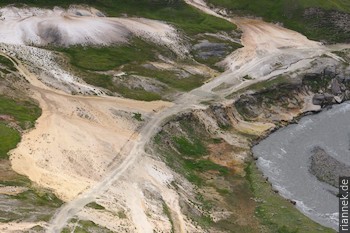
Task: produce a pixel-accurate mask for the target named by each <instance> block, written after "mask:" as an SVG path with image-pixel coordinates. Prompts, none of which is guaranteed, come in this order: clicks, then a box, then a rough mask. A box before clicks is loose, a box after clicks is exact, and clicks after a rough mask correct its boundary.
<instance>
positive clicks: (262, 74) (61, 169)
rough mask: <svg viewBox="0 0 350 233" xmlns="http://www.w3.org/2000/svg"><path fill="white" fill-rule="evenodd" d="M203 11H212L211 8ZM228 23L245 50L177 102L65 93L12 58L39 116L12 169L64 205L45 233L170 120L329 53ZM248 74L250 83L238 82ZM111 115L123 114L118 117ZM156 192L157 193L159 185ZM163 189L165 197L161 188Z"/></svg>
mask: <svg viewBox="0 0 350 233" xmlns="http://www.w3.org/2000/svg"><path fill="white" fill-rule="evenodd" d="M191 2H192V1H188V3H191ZM203 7H205V6H201V8H202V9H204V8H203ZM205 11H206V12H207V13H208V12H209V13H210V12H211V10H210V9H208V8H205ZM212 14H216V13H215V12H212ZM228 20H231V19H228ZM232 21H233V22H234V23H236V24H237V25H238V26H239V27H240V28H241V30H242V31H243V38H242V43H243V45H244V46H245V47H244V48H242V49H239V50H237V51H235V52H234V53H233V54H232V55H230V56H229V57H228V58H227V59H226V60H225V61H224V62H225V64H227V66H228V67H230V69H229V70H228V71H227V72H225V73H224V74H222V75H221V76H219V77H217V78H216V79H214V80H213V81H211V82H209V83H207V84H205V85H203V86H202V87H200V88H198V89H195V90H193V91H191V92H190V93H186V94H183V95H182V96H180V97H179V98H178V99H177V101H175V103H174V104H171V103H166V102H151V103H145V102H139V101H133V100H125V99H120V98H112V97H79V96H71V95H67V94H64V93H62V92H59V91H56V90H52V89H50V88H48V87H46V86H45V85H43V84H42V83H41V82H40V81H39V80H38V79H37V78H36V77H35V75H33V74H31V73H30V72H29V71H28V70H27V69H26V67H25V66H24V65H22V64H21V63H20V62H19V61H17V62H18V63H19V65H18V67H17V68H18V69H19V70H20V71H21V73H22V74H23V76H25V77H26V78H27V80H28V81H29V82H30V83H31V84H32V85H33V86H34V87H33V92H34V98H36V99H37V100H38V101H39V102H40V106H41V108H42V109H43V115H42V116H41V117H40V118H39V120H38V122H37V126H36V128H35V129H34V130H32V131H31V132H29V133H28V134H26V135H25V136H24V137H23V140H22V142H21V143H20V144H19V146H18V148H17V149H15V150H14V151H13V152H12V155H11V161H12V165H13V168H14V170H15V171H17V172H19V173H21V174H24V175H27V176H28V177H29V178H30V179H31V180H33V181H35V182H37V183H38V184H40V185H42V186H45V187H47V188H50V189H53V190H54V191H55V193H56V194H58V195H59V196H60V197H61V198H62V199H64V200H65V201H67V203H66V204H65V205H64V206H63V207H62V208H60V209H59V211H58V212H57V213H56V215H55V216H54V217H53V218H52V219H51V221H50V225H49V227H48V232H60V231H61V230H62V229H63V228H64V226H65V225H66V224H67V223H68V221H69V220H70V219H71V218H72V217H73V216H74V215H76V214H77V213H78V212H79V211H81V210H82V209H83V208H84V206H85V205H86V204H88V203H89V202H92V201H94V200H95V199H96V198H97V197H99V196H100V195H101V194H102V193H104V192H106V191H107V190H109V188H110V187H111V185H112V184H113V183H114V182H116V181H118V179H120V178H121V177H122V176H123V175H124V174H125V172H126V171H128V173H132V171H131V170H132V167H133V166H134V165H135V164H137V163H138V161H140V160H142V159H143V158H144V155H145V151H144V147H145V145H146V143H147V142H149V140H150V139H151V138H152V136H153V135H154V134H155V133H156V132H157V130H158V129H159V128H160V127H161V125H162V124H163V123H164V122H165V121H166V120H167V118H168V117H170V116H172V115H174V114H178V113H179V112H181V111H185V110H189V109H192V108H195V107H200V104H199V103H200V102H201V101H203V100H206V99H211V98H223V97H225V96H226V95H227V94H230V93H231V92H232V91H236V90H238V89H241V88H243V87H246V86H248V85H250V84H252V83H254V82H259V81H261V80H266V79H268V78H270V77H273V76H276V75H279V74H283V73H286V72H291V71H293V70H296V69H300V68H303V67H306V66H309V62H310V61H311V60H312V59H313V58H314V57H317V56H320V55H322V54H323V53H328V49H327V48H326V47H324V46H322V45H321V44H319V43H317V42H313V41H309V40H307V38H306V37H304V36H302V35H300V34H298V33H296V32H293V31H290V30H287V29H284V28H282V27H279V26H277V25H273V24H268V23H265V22H262V21H260V20H251V19H248V20H246V19H233V20H232ZM277 63H281V64H277ZM245 75H249V76H251V77H252V78H253V79H252V80H243V79H242V77H243V76H245ZM221 84H227V85H228V88H225V89H220V90H218V91H213V89H214V88H215V87H218V86H220V85H221ZM111 109H114V110H115V111H111ZM153 110H155V111H156V112H157V113H154V112H153ZM115 112H123V113H124V115H122V116H118V115H116V114H115ZM133 112H141V113H142V115H143V116H145V117H147V119H148V120H146V122H144V123H142V124H139V123H138V122H135V120H134V119H132V117H128V116H132V113H133ZM135 166H136V165H135ZM124 179H125V177H124ZM128 179H130V180H129V182H130V184H132V182H133V180H132V179H134V177H133V176H131V175H130V176H129V177H128ZM127 184H129V183H127ZM128 187H129V186H128ZM130 187H131V186H130ZM159 187H160V188H162V184H159ZM126 190H127V188H126ZM130 190H133V189H132V188H130ZM165 191H167V192H169V191H168V190H166V188H164V192H165ZM125 192H127V191H125ZM130 192H131V191H130ZM169 196H170V199H171V200H169V201H173V200H172V199H174V200H175V199H176V197H175V195H174V194H172V193H171V192H169ZM129 203H130V205H131V204H132V202H129ZM176 205H177V204H176V202H174V204H173V205H172V206H171V207H172V208H173V209H176V208H177V206H176ZM130 208H131V209H133V208H134V210H135V211H134V215H135V216H134V220H135V219H137V218H141V217H142V216H145V215H144V213H142V214H141V213H138V212H137V210H138V209H137V206H134V207H130ZM140 211H142V210H140ZM175 212H176V213H179V210H176V211H175ZM178 215H179V217H178V225H179V226H178V229H180V230H179V231H183V232H185V231H186V227H185V226H184V223H183V222H182V220H181V213H180V214H178ZM140 216H141V217H140ZM143 219H144V220H143V221H139V222H138V223H136V222H135V221H134V225H137V229H143V230H144V231H143V232H152V228H151V226H150V224H149V223H148V222H147V218H146V217H144V218H143Z"/></svg>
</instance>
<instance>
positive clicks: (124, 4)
mask: <svg viewBox="0 0 350 233" xmlns="http://www.w3.org/2000/svg"><path fill="white" fill-rule="evenodd" d="M13 3H15V4H16V3H25V4H28V5H30V6H37V7H53V6H57V5H59V6H63V7H67V6H69V5H71V4H88V5H90V6H93V7H96V8H97V9H100V10H102V11H103V12H106V13H107V15H109V16H121V15H123V14H127V15H128V16H139V17H146V18H150V19H158V20H163V21H166V22H168V23H171V24H173V25H174V26H176V27H177V28H178V29H180V30H182V32H183V33H185V34H186V35H188V36H190V37H192V36H194V35H197V34H199V33H204V32H211V33H216V32H219V31H228V32H229V31H232V30H234V29H235V28H236V27H235V25H233V24H231V23H229V22H227V21H225V20H222V19H219V18H216V17H213V16H210V15H207V14H204V13H202V12H201V11H199V10H197V9H195V8H193V7H191V6H189V5H187V4H185V3H184V1H170V2H167V1H155V0H142V1H136V0H131V1H126V0H117V1H110V0H102V1H86V0H75V1H60V2H59V3H58V2H57V1H43V0H35V1H34V0H32V1H31V0H21V1H7V0H5V1H2V2H1V3H0V6H1V5H3V6H4V5H7V4H13ZM236 48H238V46H236V47H234V49H236ZM51 49H54V50H58V51H61V52H63V53H64V54H65V55H66V56H67V57H68V58H69V59H70V63H71V65H72V68H73V70H74V71H75V72H77V74H78V75H79V76H81V77H83V78H84V80H85V81H86V82H88V83H90V84H92V85H95V86H99V87H103V88H106V89H109V90H110V91H112V92H117V93H119V94H121V95H122V96H124V97H126V98H133V99H138V100H146V101H152V100H159V99H162V98H164V97H162V96H164V94H168V93H172V92H174V91H188V90H191V89H193V88H195V87H198V86H200V85H201V84H202V83H203V82H204V81H205V79H206V78H205V77H202V76H198V75H191V76H190V77H188V78H179V77H177V75H176V73H174V72H170V71H160V70H149V69H145V68H144V67H142V64H144V63H145V62H146V61H156V60H158V59H157V56H158V55H159V54H161V55H163V56H165V57H168V58H169V57H171V58H172V59H174V60H176V59H177V58H176V56H174V54H172V52H170V51H169V49H167V48H163V47H162V46H158V45H155V44H152V43H149V42H145V41H142V40H140V39H135V38H134V40H133V41H132V42H131V43H130V44H128V45H120V46H113V47H82V46H76V47H70V48H51ZM140 54H142V56H140ZM182 62H184V61H182ZM185 62H186V61H185ZM200 62H203V63H206V62H209V63H210V62H211V61H200ZM122 65H126V66H125V68H124V69H125V71H126V72H128V73H132V74H136V75H141V76H147V77H150V78H155V79H156V80H158V81H160V82H163V83H165V84H167V85H168V87H169V88H165V90H164V91H163V92H161V93H155V92H149V91H146V90H144V89H143V88H130V87H128V86H127V85H125V84H123V83H118V84H117V83H116V82H114V81H113V77H112V76H110V75H102V74H97V73H95V72H91V71H107V70H111V69H116V68H119V67H120V66H122ZM211 65H212V64H211ZM212 66H213V65H212Z"/></svg>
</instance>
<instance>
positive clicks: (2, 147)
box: [0, 96, 41, 159]
mask: <svg viewBox="0 0 350 233" xmlns="http://www.w3.org/2000/svg"><path fill="white" fill-rule="evenodd" d="M0 114H3V115H9V116H12V117H14V119H15V123H16V124H18V125H19V126H20V127H21V128H22V129H27V128H30V127H32V126H34V122H35V120H36V119H37V118H38V117H39V116H40V115H41V110H40V108H39V107H38V106H36V105H35V104H33V103H31V102H29V101H22V100H13V99H9V98H6V97H4V96H0ZM20 139H21V137H20V134H19V132H18V131H17V130H15V129H12V128H10V127H9V126H8V125H7V124H6V123H4V122H2V123H0V142H1V143H0V158H1V159H3V158H7V152H8V151H9V150H11V149H13V148H15V147H16V145H17V143H18V142H19V141H20Z"/></svg>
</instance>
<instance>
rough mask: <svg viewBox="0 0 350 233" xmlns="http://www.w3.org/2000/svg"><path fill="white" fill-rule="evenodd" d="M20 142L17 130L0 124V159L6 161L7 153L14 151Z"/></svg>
mask: <svg viewBox="0 0 350 233" xmlns="http://www.w3.org/2000/svg"><path fill="white" fill-rule="evenodd" d="M20 140H21V136H20V134H19V132H18V131H17V130H14V129H12V128H9V127H8V126H6V125H5V124H3V123H0V142H1V143H0V159H8V155H7V153H8V152H9V151H10V150H12V149H14V148H15V147H16V145H17V143H19V141H20Z"/></svg>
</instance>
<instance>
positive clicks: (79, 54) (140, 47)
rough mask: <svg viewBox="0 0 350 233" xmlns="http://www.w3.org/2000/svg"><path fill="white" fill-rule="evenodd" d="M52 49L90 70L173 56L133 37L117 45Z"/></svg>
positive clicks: (75, 64)
mask: <svg viewBox="0 0 350 233" xmlns="http://www.w3.org/2000/svg"><path fill="white" fill-rule="evenodd" d="M52 49H56V50H57V51H60V52H63V53H65V54H66V55H67V56H68V57H69V58H70V63H71V64H72V65H73V66H75V67H78V68H81V69H84V70H92V71H107V70H112V69H116V68H118V67H119V66H121V65H125V64H128V63H133V64H141V63H143V62H145V61H155V60H156V59H157V55H158V54H162V55H166V56H168V57H174V56H175V55H174V54H172V52H171V51H170V50H168V49H166V48H164V47H162V46H159V45H156V44H153V43H147V42H145V41H143V40H141V39H133V40H132V41H130V43H129V44H122V45H119V46H109V47H84V46H72V47H69V48H52ZM140 54H142V56H140Z"/></svg>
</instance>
